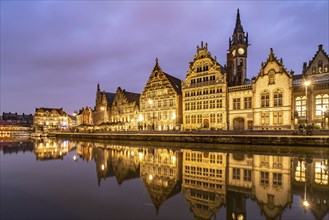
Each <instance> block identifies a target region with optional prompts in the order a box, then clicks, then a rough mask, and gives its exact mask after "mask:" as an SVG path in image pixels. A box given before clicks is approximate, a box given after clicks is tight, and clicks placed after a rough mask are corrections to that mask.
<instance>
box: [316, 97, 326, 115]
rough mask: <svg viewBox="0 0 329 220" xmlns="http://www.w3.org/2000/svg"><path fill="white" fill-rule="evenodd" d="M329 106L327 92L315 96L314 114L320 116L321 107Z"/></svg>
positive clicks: (321, 112)
mask: <svg viewBox="0 0 329 220" xmlns="http://www.w3.org/2000/svg"><path fill="white" fill-rule="evenodd" d="M325 108H329V94H320V95H317V96H316V97H315V115H316V116H322V114H323V111H322V110H323V109H325Z"/></svg>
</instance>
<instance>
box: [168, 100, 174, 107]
mask: <svg viewBox="0 0 329 220" xmlns="http://www.w3.org/2000/svg"><path fill="white" fill-rule="evenodd" d="M169 106H170V107H172V106H174V100H173V99H169Z"/></svg>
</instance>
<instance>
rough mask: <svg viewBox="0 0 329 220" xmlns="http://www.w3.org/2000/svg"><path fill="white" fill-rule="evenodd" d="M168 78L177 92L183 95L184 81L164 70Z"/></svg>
mask: <svg viewBox="0 0 329 220" xmlns="http://www.w3.org/2000/svg"><path fill="white" fill-rule="evenodd" d="M163 73H164V74H165V76H166V77H167V79H168V80H169V82H170V84H171V85H172V87H173V88H174V89H175V91H176V92H177V94H179V95H181V94H182V81H181V80H180V79H178V78H176V77H173V76H171V75H169V74H167V73H165V72H163Z"/></svg>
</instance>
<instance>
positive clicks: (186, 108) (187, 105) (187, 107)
mask: <svg viewBox="0 0 329 220" xmlns="http://www.w3.org/2000/svg"><path fill="white" fill-rule="evenodd" d="M185 110H190V103H189V102H185Z"/></svg>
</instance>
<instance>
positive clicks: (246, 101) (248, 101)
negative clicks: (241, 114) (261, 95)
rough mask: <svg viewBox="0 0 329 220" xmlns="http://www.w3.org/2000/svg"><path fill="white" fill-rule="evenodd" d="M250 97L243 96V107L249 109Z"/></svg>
mask: <svg viewBox="0 0 329 220" xmlns="http://www.w3.org/2000/svg"><path fill="white" fill-rule="evenodd" d="M251 100H252V99H251V97H245V98H244V108H245V109H251V107H252V106H251Z"/></svg>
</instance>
